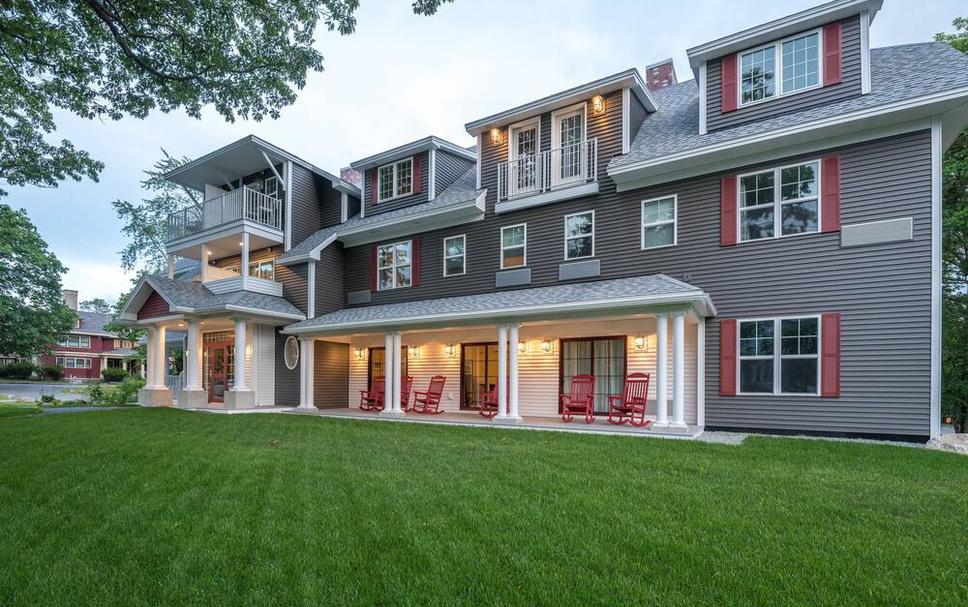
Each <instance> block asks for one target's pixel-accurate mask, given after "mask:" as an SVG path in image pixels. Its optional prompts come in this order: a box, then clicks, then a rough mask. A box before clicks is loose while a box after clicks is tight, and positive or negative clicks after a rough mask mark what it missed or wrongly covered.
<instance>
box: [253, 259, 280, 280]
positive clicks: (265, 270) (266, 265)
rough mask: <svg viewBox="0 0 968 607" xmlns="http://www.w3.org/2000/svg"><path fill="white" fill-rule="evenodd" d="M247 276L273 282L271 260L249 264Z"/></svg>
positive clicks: (273, 273) (273, 275)
mask: <svg viewBox="0 0 968 607" xmlns="http://www.w3.org/2000/svg"><path fill="white" fill-rule="evenodd" d="M249 276H254V277H255V278H262V279H264V280H275V271H274V267H273V263H272V260H271V259H270V260H268V261H255V262H252V263H250V264H249Z"/></svg>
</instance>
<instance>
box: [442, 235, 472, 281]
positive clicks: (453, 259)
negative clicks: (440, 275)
mask: <svg viewBox="0 0 968 607" xmlns="http://www.w3.org/2000/svg"><path fill="white" fill-rule="evenodd" d="M466 245H467V237H466V236H465V235H463V234H461V235H460V236H451V237H449V238H445V239H444V276H460V275H461V274H463V273H464V272H465V271H466V259H467V250H466Z"/></svg>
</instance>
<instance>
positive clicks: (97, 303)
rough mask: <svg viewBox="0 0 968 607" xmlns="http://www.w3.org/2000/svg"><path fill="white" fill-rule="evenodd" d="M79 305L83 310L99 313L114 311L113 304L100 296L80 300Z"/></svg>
mask: <svg viewBox="0 0 968 607" xmlns="http://www.w3.org/2000/svg"><path fill="white" fill-rule="evenodd" d="M79 307H80V309H82V310H84V311H85V312H97V313H99V314H112V313H113V312H114V306H112V305H111V304H109V303H108V302H106V301H105V300H103V299H101V298H100V297H95V298H94V299H88V300H87V301H82V302H81V304H80V306H79Z"/></svg>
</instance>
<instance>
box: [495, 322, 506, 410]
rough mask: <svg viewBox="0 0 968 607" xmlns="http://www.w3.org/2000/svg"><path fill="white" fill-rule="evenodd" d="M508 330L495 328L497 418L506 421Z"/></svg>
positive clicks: (503, 327)
mask: <svg viewBox="0 0 968 607" xmlns="http://www.w3.org/2000/svg"><path fill="white" fill-rule="evenodd" d="M507 407H508V328H507V327H505V326H504V325H500V326H498V328H497V416H496V417H495V419H501V420H503V419H507V415H508V414H507V410H508V408H507Z"/></svg>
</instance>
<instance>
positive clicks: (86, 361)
mask: <svg viewBox="0 0 968 607" xmlns="http://www.w3.org/2000/svg"><path fill="white" fill-rule="evenodd" d="M68 360H70V361H72V365H73V366H68V364H67V361H68ZM57 361H61V362H57ZM78 361H80V363H81V364H80V365H78V364H77V363H78ZM54 364H55V365H60V366H62V367H64V369H93V368H94V365H93V364H92V363H91V359H90V358H85V357H83V356H57V357H55V358H54Z"/></svg>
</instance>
